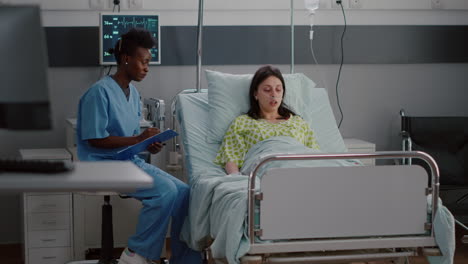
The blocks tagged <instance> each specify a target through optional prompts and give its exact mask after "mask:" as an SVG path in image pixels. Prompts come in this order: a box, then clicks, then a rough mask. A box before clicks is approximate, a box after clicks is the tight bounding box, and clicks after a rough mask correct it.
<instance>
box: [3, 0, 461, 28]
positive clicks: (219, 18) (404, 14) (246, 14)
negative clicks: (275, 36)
mask: <svg viewBox="0 0 468 264" xmlns="http://www.w3.org/2000/svg"><path fill="white" fill-rule="evenodd" d="M141 1H142V6H143V8H141V9H135V8H128V2H129V1H126V0H122V1H121V7H122V11H153V12H154V11H156V12H158V13H160V15H161V24H162V25H196V24H197V21H198V20H197V15H198V1H197V0H174V1H154V0H141ZM348 1H350V0H343V6H344V7H345V9H346V11H347V16H348V23H349V24H354V25H412V24H413V25H442V24H445V25H460V24H467V23H468V15H467V14H468V1H466V0H438V1H439V2H440V9H433V8H432V6H431V2H432V0H410V1H408V0H392V1H389V0H360V1H361V3H362V8H360V9H352V8H349V3H348ZM434 1H435V0H434ZM7 2H8V1H7ZM10 2H14V3H39V4H40V5H41V8H42V9H43V10H44V17H43V18H44V24H45V26H97V25H98V21H99V20H98V13H99V12H103V11H106V12H109V11H112V7H113V5H112V4H111V3H112V0H78V1H77V0H15V1H10ZM93 2H102V3H103V4H102V5H101V7H100V8H94V7H90V3H93ZM331 2H332V0H320V9H319V10H318V11H317V13H316V19H315V20H316V21H315V23H316V24H317V25H336V24H342V22H343V18H342V15H341V10H338V9H334V8H332V7H331ZM204 3H205V16H204V23H205V24H206V25H288V24H290V16H289V10H290V7H291V1H288V0H255V1H251V0H236V1H232V0H206V1H204ZM294 8H295V10H296V11H295V24H296V25H301V24H302V25H307V24H309V21H308V18H307V15H306V12H305V9H304V1H303V0H294Z"/></svg>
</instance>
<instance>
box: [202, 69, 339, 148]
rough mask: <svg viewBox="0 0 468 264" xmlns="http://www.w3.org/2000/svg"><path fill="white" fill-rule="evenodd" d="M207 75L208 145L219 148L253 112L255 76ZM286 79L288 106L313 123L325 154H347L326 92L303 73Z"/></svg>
mask: <svg viewBox="0 0 468 264" xmlns="http://www.w3.org/2000/svg"><path fill="white" fill-rule="evenodd" d="M205 73H206V79H207V81H208V104H209V107H210V109H209V116H210V120H209V128H208V132H207V136H206V141H207V142H208V143H218V144H219V143H221V142H222V140H223V138H224V134H225V133H226V131H227V129H228V128H229V125H230V124H231V122H232V121H233V120H234V119H235V118H236V117H237V116H239V115H242V114H245V113H247V111H248V110H249V88H250V82H251V80H252V77H253V74H241V75H236V74H228V73H222V72H216V71H209V70H206V71H205ZM283 78H284V81H285V85H286V95H285V98H284V103H285V104H286V105H287V106H288V107H289V109H291V110H292V111H294V112H295V113H296V114H298V115H299V116H301V117H302V118H304V120H305V121H306V122H308V123H309V125H310V126H311V128H312V129H313V130H314V132H315V133H316V134H317V135H316V136H317V141H318V143H319V145H320V148H321V149H322V151H326V152H342V151H345V150H346V147H345V146H344V143H343V139H342V138H341V135H340V133H339V131H338V128H337V126H336V121H335V117H334V116H333V111H332V109H331V106H330V102H329V99H328V95H327V93H326V91H325V90H324V89H313V88H314V87H315V83H314V82H313V81H312V80H310V79H309V78H307V77H306V76H305V75H304V74H302V73H294V74H284V75H283ZM314 97H316V98H314ZM320 126H322V127H320ZM329 135H330V136H329Z"/></svg>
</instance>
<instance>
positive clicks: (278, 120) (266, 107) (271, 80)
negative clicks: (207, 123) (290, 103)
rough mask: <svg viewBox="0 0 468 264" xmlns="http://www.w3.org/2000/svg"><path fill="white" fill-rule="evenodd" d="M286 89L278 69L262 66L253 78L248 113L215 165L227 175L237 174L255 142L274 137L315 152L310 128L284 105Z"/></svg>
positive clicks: (230, 132)
mask: <svg viewBox="0 0 468 264" xmlns="http://www.w3.org/2000/svg"><path fill="white" fill-rule="evenodd" d="M285 94H286V86H285V82H284V79H283V76H282V74H281V72H280V70H279V69H277V68H274V67H272V66H263V67H261V68H260V69H258V70H257V72H256V73H255V75H254V76H253V78H252V82H251V84H250V91H249V101H250V110H249V111H248V113H247V114H244V115H241V116H238V117H237V118H236V119H235V120H234V121H233V122H232V124H231V126H230V127H229V129H228V131H227V132H226V134H225V136H224V139H223V142H222V144H221V147H220V149H219V151H218V154H217V156H216V159H215V160H214V162H215V164H218V165H220V166H222V167H224V168H225V170H226V172H227V174H235V173H238V172H239V168H241V167H242V166H243V165H244V157H245V155H246V153H247V152H248V151H249V150H250V149H251V148H252V146H254V145H255V144H257V143H258V142H261V141H264V140H266V139H269V138H271V137H275V136H286V137H291V138H293V139H295V140H297V141H298V142H299V143H301V144H302V145H304V146H306V147H308V148H310V149H315V150H318V149H319V146H318V144H317V141H316V139H315V136H314V133H313V131H312V130H311V129H310V127H309V125H308V124H307V123H306V122H305V121H304V120H303V119H302V118H301V117H300V116H298V115H296V114H295V113H294V112H293V111H292V110H290V109H289V108H288V107H287V106H286V105H285V104H284V102H283V98H284V96H285Z"/></svg>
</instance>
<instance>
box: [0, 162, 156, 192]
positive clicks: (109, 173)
mask: <svg viewBox="0 0 468 264" xmlns="http://www.w3.org/2000/svg"><path fill="white" fill-rule="evenodd" d="M74 165H75V169H74V170H72V171H70V172H65V173H54V174H41V173H8V172H4V173H0V191H1V192H2V193H5V192H15V193H18V192H62V191H63V192H120V193H127V192H133V191H135V190H136V189H139V188H149V187H151V186H152V184H153V179H152V178H151V176H149V175H148V174H146V173H145V172H144V171H143V170H141V169H140V168H138V167H137V166H136V165H135V164H133V163H132V162H130V161H106V162H75V163H74Z"/></svg>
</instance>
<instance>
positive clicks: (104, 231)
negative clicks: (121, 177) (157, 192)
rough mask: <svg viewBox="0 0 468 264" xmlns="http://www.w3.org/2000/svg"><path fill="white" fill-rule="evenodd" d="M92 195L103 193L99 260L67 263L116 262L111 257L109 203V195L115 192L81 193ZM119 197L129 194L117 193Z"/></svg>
mask: <svg viewBox="0 0 468 264" xmlns="http://www.w3.org/2000/svg"><path fill="white" fill-rule="evenodd" d="M82 194H92V195H104V204H103V205H102V220H101V251H100V257H99V260H80V261H72V262H68V264H117V259H114V258H113V257H112V251H113V250H114V232H113V225H112V205H111V204H110V196H111V195H115V194H117V193H112V192H106V193H88V192H85V193H82ZM119 196H120V198H123V199H126V198H130V196H125V195H121V194H119Z"/></svg>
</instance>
